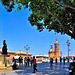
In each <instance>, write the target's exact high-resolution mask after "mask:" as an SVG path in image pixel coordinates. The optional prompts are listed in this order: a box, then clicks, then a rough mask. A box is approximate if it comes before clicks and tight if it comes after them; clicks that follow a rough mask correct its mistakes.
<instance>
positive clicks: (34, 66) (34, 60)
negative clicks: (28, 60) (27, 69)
mask: <svg viewBox="0 0 75 75" xmlns="http://www.w3.org/2000/svg"><path fill="white" fill-rule="evenodd" d="M36 65H37V64H36V59H35V56H33V69H34V72H33V73H35V70H36V71H38V70H37V69H36Z"/></svg>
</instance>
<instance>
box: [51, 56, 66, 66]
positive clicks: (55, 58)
mask: <svg viewBox="0 0 75 75" xmlns="http://www.w3.org/2000/svg"><path fill="white" fill-rule="evenodd" d="M62 60H63V63H64V65H65V61H66V59H65V57H63V59H62V58H61V57H60V64H61V62H62ZM57 61H58V59H57V58H55V64H57ZM50 64H51V66H52V64H53V58H50Z"/></svg>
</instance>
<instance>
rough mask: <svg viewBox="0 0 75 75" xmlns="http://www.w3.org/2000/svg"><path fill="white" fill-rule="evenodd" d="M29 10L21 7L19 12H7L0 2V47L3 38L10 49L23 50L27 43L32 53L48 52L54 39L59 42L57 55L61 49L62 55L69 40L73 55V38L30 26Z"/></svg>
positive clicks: (42, 53) (74, 41)
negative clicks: (40, 30)
mask: <svg viewBox="0 0 75 75" xmlns="http://www.w3.org/2000/svg"><path fill="white" fill-rule="evenodd" d="M30 14H31V11H29V10H28V9H25V10H24V9H22V10H21V11H19V12H15V10H13V11H12V12H7V11H6V9H4V6H2V5H1V4H0V47H2V46H3V40H6V43H7V48H8V50H10V51H18V50H21V51H24V52H26V50H25V49H24V46H26V45H27V44H28V46H29V47H30V50H29V51H28V53H31V54H33V55H44V54H48V51H49V49H50V48H51V47H50V45H51V44H53V48H54V43H55V41H56V38H57V40H58V42H59V55H60V51H62V53H63V55H67V54H68V46H67V44H66V41H67V40H69V41H70V43H71V44H70V49H71V51H70V55H75V46H74V44H75V40H74V39H71V37H70V36H68V35H61V34H60V33H56V35H55V32H54V31H51V32H48V30H46V29H44V30H43V31H42V32H39V31H38V30H37V27H35V26H33V27H32V26H31V24H30V23H29V21H28V17H29V16H30Z"/></svg>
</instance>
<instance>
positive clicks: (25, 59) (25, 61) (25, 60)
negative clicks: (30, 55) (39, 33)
mask: <svg viewBox="0 0 75 75" xmlns="http://www.w3.org/2000/svg"><path fill="white" fill-rule="evenodd" d="M24 63H25V66H27V58H26V57H25V58H24Z"/></svg>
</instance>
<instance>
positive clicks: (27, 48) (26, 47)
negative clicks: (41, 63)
mask: <svg viewBox="0 0 75 75" xmlns="http://www.w3.org/2000/svg"><path fill="white" fill-rule="evenodd" d="M24 49H25V50H26V51H27V57H28V50H29V49H30V47H28V45H26V46H24Z"/></svg>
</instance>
